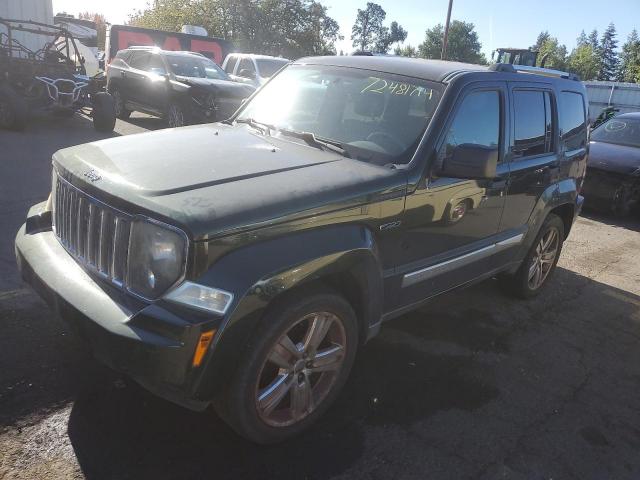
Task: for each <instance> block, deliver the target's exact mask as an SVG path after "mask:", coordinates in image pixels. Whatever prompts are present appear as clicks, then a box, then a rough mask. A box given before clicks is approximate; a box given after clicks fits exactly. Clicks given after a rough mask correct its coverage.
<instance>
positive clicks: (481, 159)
mask: <svg viewBox="0 0 640 480" xmlns="http://www.w3.org/2000/svg"><path fill="white" fill-rule="evenodd" d="M498 155H499V152H498V147H497V146H496V147H493V146H492V147H488V146H485V145H477V144H472V143H464V144H462V145H458V146H456V147H455V148H454V149H453V153H452V155H451V156H450V157H449V158H447V159H446V160H445V161H444V164H443V166H442V170H441V175H442V176H445V177H451V178H469V179H485V178H486V179H492V178H495V177H496V168H497V166H498Z"/></svg>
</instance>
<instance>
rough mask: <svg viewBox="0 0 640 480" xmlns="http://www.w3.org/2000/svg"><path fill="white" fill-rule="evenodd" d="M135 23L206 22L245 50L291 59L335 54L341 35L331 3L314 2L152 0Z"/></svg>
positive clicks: (174, 27) (176, 25)
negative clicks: (328, 4) (329, 4)
mask: <svg viewBox="0 0 640 480" xmlns="http://www.w3.org/2000/svg"><path fill="white" fill-rule="evenodd" d="M130 23H131V24H133V25H138V26H142V27H147V28H155V29H159V30H169V31H178V30H179V29H180V28H181V26H182V25H202V26H203V27H204V28H206V29H207V32H208V33H209V34H210V35H213V36H217V37H222V38H224V39H227V40H230V41H232V42H233V43H234V45H235V47H236V48H237V49H238V50H240V51H248V52H253V53H262V54H267V55H283V56H285V57H288V58H298V57H301V56H305V55H326V54H335V53H336V50H335V43H336V42H337V41H338V40H341V39H342V37H341V36H340V33H339V32H340V29H339V25H338V23H337V22H336V21H335V20H334V19H333V18H331V17H330V16H329V15H328V14H327V7H325V6H324V5H322V3H320V2H318V1H315V0H153V3H152V4H151V5H150V6H149V7H147V8H146V9H145V10H142V11H138V12H137V13H136V14H134V15H132V16H131V17H130Z"/></svg>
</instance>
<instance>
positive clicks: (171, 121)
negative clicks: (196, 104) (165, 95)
mask: <svg viewBox="0 0 640 480" xmlns="http://www.w3.org/2000/svg"><path fill="white" fill-rule="evenodd" d="M165 121H166V122H167V126H168V127H169V128H178V127H184V126H185V125H188V124H189V122H188V119H187V113H186V112H185V109H184V108H183V107H182V105H180V104H179V103H178V102H171V103H170V104H169V106H168V107H167V114H166V115H165Z"/></svg>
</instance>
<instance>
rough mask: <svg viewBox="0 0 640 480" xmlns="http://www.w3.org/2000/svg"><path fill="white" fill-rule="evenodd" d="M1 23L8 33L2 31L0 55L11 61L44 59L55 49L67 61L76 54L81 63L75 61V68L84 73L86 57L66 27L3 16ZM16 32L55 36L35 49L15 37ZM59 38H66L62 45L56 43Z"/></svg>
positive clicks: (0, 34) (0, 35)
mask: <svg viewBox="0 0 640 480" xmlns="http://www.w3.org/2000/svg"><path fill="white" fill-rule="evenodd" d="M0 25H3V26H4V27H5V28H6V29H7V32H6V33H5V32H0V55H2V56H6V57H7V60H8V61H9V62H11V61H13V60H23V61H24V60H32V61H43V60H45V54H46V53H47V52H49V51H55V52H56V53H57V54H58V55H60V56H63V57H64V59H65V60H66V61H67V62H71V61H72V60H71V55H72V54H75V58H77V59H79V63H80V65H78V64H77V62H75V61H74V62H73V65H74V68H75V70H76V71H77V73H84V58H83V57H82V55H81V54H80V52H79V50H78V46H77V45H76V42H75V38H73V36H72V35H71V33H69V31H68V30H67V29H66V28H64V27H59V26H57V25H49V24H46V23H41V22H35V21H33V20H13V19H6V18H1V17H0ZM14 32H26V33H32V34H35V35H42V36H46V37H53V38H52V39H51V41H48V42H47V43H46V44H45V45H44V47H42V48H41V49H39V50H36V51H33V50H31V49H29V48H27V47H26V46H24V45H23V44H22V43H20V42H19V41H18V40H16V39H15V38H13V34H14ZM58 39H63V40H64V42H63V43H62V45H56V43H55V42H56V40H58ZM72 49H73V50H72Z"/></svg>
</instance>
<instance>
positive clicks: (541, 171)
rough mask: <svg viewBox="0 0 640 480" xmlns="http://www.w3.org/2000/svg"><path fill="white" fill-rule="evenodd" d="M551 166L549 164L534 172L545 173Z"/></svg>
mask: <svg viewBox="0 0 640 480" xmlns="http://www.w3.org/2000/svg"><path fill="white" fill-rule="evenodd" d="M549 168H550V167H549V165H545V166H544V167H540V168H538V169H537V170H534V172H533V173H538V174H540V173H545V172H546V171H548V170H549Z"/></svg>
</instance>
